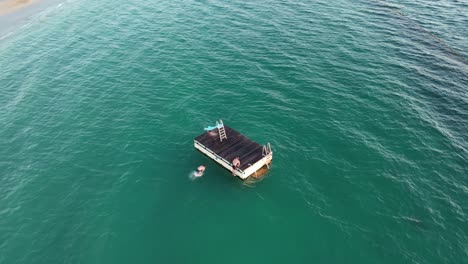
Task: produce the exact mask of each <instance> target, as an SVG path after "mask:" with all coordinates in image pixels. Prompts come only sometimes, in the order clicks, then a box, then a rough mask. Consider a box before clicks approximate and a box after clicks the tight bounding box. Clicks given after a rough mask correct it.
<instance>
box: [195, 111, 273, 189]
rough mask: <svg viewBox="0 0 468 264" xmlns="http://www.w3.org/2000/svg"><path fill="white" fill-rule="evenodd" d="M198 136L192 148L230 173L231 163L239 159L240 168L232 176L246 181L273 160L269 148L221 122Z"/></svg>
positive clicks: (268, 145)
mask: <svg viewBox="0 0 468 264" xmlns="http://www.w3.org/2000/svg"><path fill="white" fill-rule="evenodd" d="M209 129H211V130H208V131H206V132H205V133H203V134H201V135H199V136H198V137H196V138H195V140H194V146H195V148H196V149H198V150H199V151H201V152H202V153H203V154H205V155H207V156H208V157H210V158H211V159H212V160H214V161H216V162H217V163H219V164H220V165H221V166H223V167H224V168H226V169H228V170H229V171H231V172H232V170H233V165H232V161H233V160H234V159H235V158H236V157H239V160H240V166H239V167H238V168H237V169H236V170H235V171H234V174H235V175H236V176H238V177H240V178H241V179H243V180H244V179H247V178H248V177H249V176H251V175H252V174H254V173H256V172H257V171H258V170H259V169H260V168H262V167H263V166H265V165H266V166H268V164H269V163H270V162H271V160H272V158H273V152H272V151H271V146H270V144H269V143H268V144H267V145H260V144H258V143H256V142H254V141H252V140H250V139H249V138H247V137H246V136H244V135H242V134H241V133H239V132H237V131H236V130H234V129H232V128H230V127H228V126H225V125H224V124H223V121H221V120H220V122H216V126H215V127H211V128H209Z"/></svg>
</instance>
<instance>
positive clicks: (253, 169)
mask: <svg viewBox="0 0 468 264" xmlns="http://www.w3.org/2000/svg"><path fill="white" fill-rule="evenodd" d="M194 146H195V148H196V149H198V150H199V151H201V152H202V153H203V154H205V155H207V156H208V157H210V158H211V159H212V160H214V161H216V162H217V163H219V164H220V165H221V166H223V167H224V168H226V169H227V170H229V171H232V165H231V162H230V161H227V160H225V159H223V158H222V157H220V156H218V155H217V154H216V153H214V152H213V151H211V150H210V149H208V148H206V147H205V146H203V145H202V144H200V143H199V142H198V141H196V140H195V142H194ZM272 157H273V152H270V153H269V154H268V155H267V156H265V157H263V158H262V159H260V160H259V161H257V162H256V163H254V164H252V165H250V166H249V167H248V168H247V169H245V170H244V171H242V170H240V169H237V170H236V172H235V174H236V176H238V177H239V178H241V179H243V180H244V179H247V178H248V177H249V176H250V175H252V174H253V173H255V172H256V171H257V170H259V169H260V168H261V167H263V166H264V165H266V164H268V163H270V162H271V159H272Z"/></svg>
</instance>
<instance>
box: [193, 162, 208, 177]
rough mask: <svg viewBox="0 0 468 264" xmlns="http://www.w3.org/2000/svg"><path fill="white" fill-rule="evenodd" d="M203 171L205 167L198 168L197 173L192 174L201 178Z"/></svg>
mask: <svg viewBox="0 0 468 264" xmlns="http://www.w3.org/2000/svg"><path fill="white" fill-rule="evenodd" d="M205 169H206V166H205V165H200V166H198V168H197V171H196V172H195V173H194V175H195V177H201V176H203V173H204V172H205Z"/></svg>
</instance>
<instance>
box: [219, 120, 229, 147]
mask: <svg viewBox="0 0 468 264" xmlns="http://www.w3.org/2000/svg"><path fill="white" fill-rule="evenodd" d="M216 127H217V128H218V133H219V140H220V141H221V142H223V138H224V139H227V135H226V130H225V129H224V123H223V120H221V119H220V120H219V122H218V121H216Z"/></svg>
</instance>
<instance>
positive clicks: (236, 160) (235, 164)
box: [232, 157, 240, 175]
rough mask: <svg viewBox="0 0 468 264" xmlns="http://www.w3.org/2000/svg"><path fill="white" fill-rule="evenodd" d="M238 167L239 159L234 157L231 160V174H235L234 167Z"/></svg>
mask: <svg viewBox="0 0 468 264" xmlns="http://www.w3.org/2000/svg"><path fill="white" fill-rule="evenodd" d="M239 167H240V159H239V157H236V158H235V159H233V160H232V175H236V169H238V168H239Z"/></svg>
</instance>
